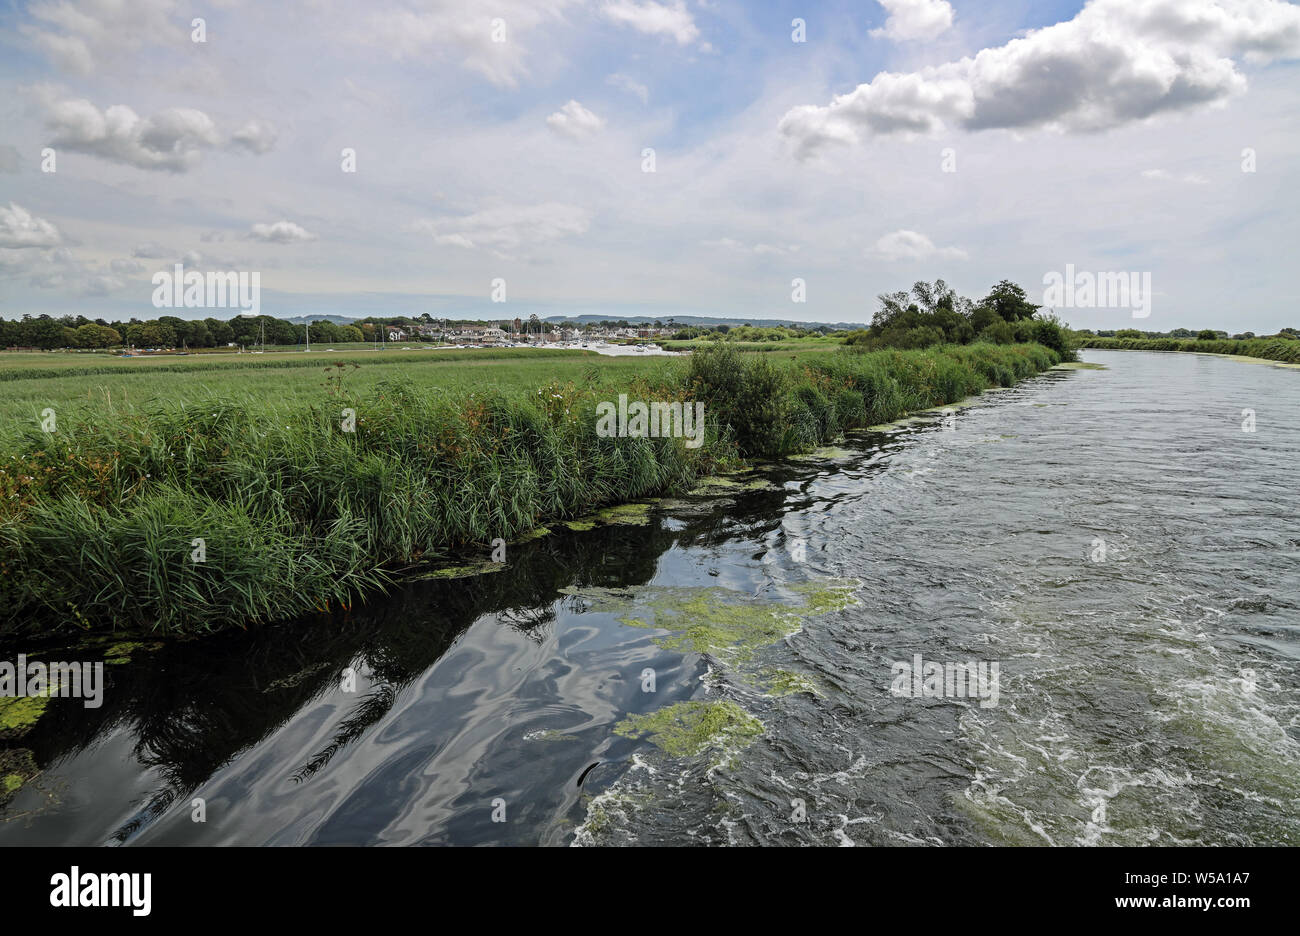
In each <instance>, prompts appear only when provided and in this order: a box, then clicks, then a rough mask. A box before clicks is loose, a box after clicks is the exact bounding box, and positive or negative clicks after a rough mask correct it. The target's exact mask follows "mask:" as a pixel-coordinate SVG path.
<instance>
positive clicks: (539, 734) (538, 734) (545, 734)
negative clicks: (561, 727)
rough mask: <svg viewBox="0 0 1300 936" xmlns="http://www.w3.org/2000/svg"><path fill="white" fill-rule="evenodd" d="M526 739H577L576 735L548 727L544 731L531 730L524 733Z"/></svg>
mask: <svg viewBox="0 0 1300 936" xmlns="http://www.w3.org/2000/svg"><path fill="white" fill-rule="evenodd" d="M524 740H525V741H577V740H578V738H577V736H576V735H571V734H567V733H566V732H563V731H556V730H555V729H553V728H548V729H545V730H542V731H530V732H528V733H527V734H526V735H524Z"/></svg>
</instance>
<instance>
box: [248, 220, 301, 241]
mask: <svg viewBox="0 0 1300 936" xmlns="http://www.w3.org/2000/svg"><path fill="white" fill-rule="evenodd" d="M248 236H249V237H251V238H252V239H253V240H259V241H263V242H265V243H268V244H296V243H301V242H303V241H313V240H315V239H316V235H315V234H312V233H311V232H310V231H307V230H305V229H303V228H302V227H300V226H299V225H297V224H294V223H293V222H292V221H276V222H275V223H274V224H254V225H253V226H252V227H251V228H250V229H249V232H248Z"/></svg>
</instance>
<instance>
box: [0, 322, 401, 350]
mask: <svg viewBox="0 0 1300 936" xmlns="http://www.w3.org/2000/svg"><path fill="white" fill-rule="evenodd" d="M366 324H368V325H369V328H366V327H365V325H366ZM379 327H382V326H376V325H375V324H373V323H364V324H362V325H336V324H334V323H333V322H312V323H311V340H312V341H320V342H343V341H368V340H371V341H373V340H374V336H375V335H377V334H378V330H377V329H378V328H379ZM306 340H307V330H306V327H305V326H303V325H295V324H294V323H292V322H286V321H284V320H283V319H277V318H273V317H272V316H269V315H258V316H253V317H247V318H246V317H244V316H238V315H237V316H235V317H234V318H232V319H227V320H224V321H223V320H222V319H217V318H206V319H182V318H177V317H176V316H174V315H164V316H160V317H159V318H156V319H148V320H144V321H142V320H139V319H131V320H129V321H126V322H120V321H113V322H110V321H106V320H104V319H88V318H86V317H85V316H84V315H64V316H61V317H59V318H51V317H50V316H48V315H41V316H24V317H23V318H22V319H19V320H17V321H8V320H2V319H0V347H6V348H15V347H17V348H40V349H42V350H47V351H48V350H53V349H55V348H120V347H124V346H127V345H129V346H131V347H135V348H180V347H187V348H224V347H225V346H226V345H229V344H240V345H253V344H261V343H263V342H265V343H266V344H268V345H272V344H302V343H303V342H304V341H306Z"/></svg>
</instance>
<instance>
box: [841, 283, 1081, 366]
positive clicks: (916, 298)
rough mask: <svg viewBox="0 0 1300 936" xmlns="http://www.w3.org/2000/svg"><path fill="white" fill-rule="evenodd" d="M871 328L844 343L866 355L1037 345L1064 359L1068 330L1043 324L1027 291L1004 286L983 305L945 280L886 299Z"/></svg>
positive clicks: (885, 296) (1052, 323) (1055, 322)
mask: <svg viewBox="0 0 1300 936" xmlns="http://www.w3.org/2000/svg"><path fill="white" fill-rule="evenodd" d="M878 298H879V301H880V308H879V309H878V310H877V311H876V313H875V315H874V316H873V317H872V319H871V327H870V328H864V329H858V330H856V331H852V332H850V333H849V334H848V335H847V336H846V338H845V343H846V344H849V345H854V346H857V347H859V348H862V349H864V350H876V349H880V348H928V347H930V346H932V345H938V344H970V343H971V342H973V341H983V342H988V343H991V344H1012V343H1014V342H1037V343H1038V344H1041V345H1044V346H1046V347H1048V348H1051V349H1052V350H1053V351H1056V352H1057V353H1060V354H1064V353H1066V352H1067V351H1068V349H1069V339H1068V334H1067V329H1066V328H1065V327H1064V326H1063V325H1062V324H1061V322H1060V321H1058V320H1057V319H1056V318H1055V317H1047V318H1041V317H1039V316H1038V311H1039V309H1040V308H1041V306H1038V305H1035V304H1034V303H1032V302H1030V301H1029V297H1028V295H1027V294H1026V293H1025V291H1024V289H1022V288H1021V287H1020V286H1018V285H1016V284H1015V283H1013V282H1011V281H1010V280H1002V281H1001V282H1000V283H998V284H997V285H996V286H994V287H993V288H992V289H990V290H989V293H988V295H986V296H985V297H984V298H983V299H980V300H979V301H975V300H972V299H968V298H966V297H965V296H960V295H958V294H957V292H956V290H954V289H953V288H952V287H950V286H949V285H948V284H947V283H945V282H944V281H943V280H941V279H938V280H935V281H934V282H933V283H927V282H924V281H920V282H917V283H915V284H913V286H912V288H911V290H910V291H899V292H893V293H884V294H882V295H880V296H879V297H878Z"/></svg>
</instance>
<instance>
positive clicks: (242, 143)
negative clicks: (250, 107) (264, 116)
mask: <svg viewBox="0 0 1300 936" xmlns="http://www.w3.org/2000/svg"><path fill="white" fill-rule="evenodd" d="M278 136H279V134H278V133H276V129H275V126H274V125H273V124H272V123H270V122H269V121H266V120H250V121H249V122H248V123H246V124H244V125H243V126H242V127H240V128H239V129H238V130H236V131H235V132H234V133H232V134H231V135H230V142H231V144H232V145H233V146H239V147H242V148H244V149H246V150H248V151H249V152H250V153H256V154H257V155H259V156H260V155H262V154H263V153H269V152H270V151H271V150H272V149H274V148H275V141H276V138H277V137H278Z"/></svg>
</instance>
